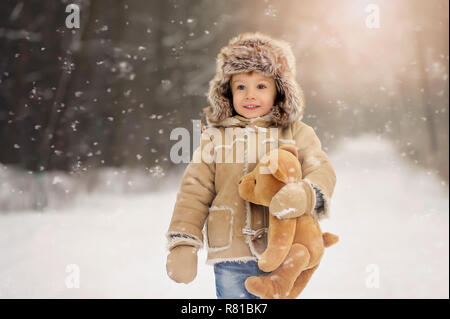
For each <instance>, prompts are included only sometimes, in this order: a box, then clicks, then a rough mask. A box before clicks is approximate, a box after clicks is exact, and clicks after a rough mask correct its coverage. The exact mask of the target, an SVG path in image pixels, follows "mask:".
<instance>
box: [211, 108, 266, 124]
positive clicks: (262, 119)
mask: <svg viewBox="0 0 450 319" xmlns="http://www.w3.org/2000/svg"><path fill="white" fill-rule="evenodd" d="M206 122H207V124H208V126H209V127H256V126H258V127H269V126H274V125H275V121H274V116H273V112H269V113H267V114H265V115H262V116H259V117H255V118H251V119H249V118H246V117H243V116H241V115H239V114H237V115H234V116H232V117H227V118H226V119H224V120H222V121H218V122H211V121H210V120H209V118H208V117H206Z"/></svg>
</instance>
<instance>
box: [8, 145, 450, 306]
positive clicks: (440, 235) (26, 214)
mask: <svg viewBox="0 0 450 319" xmlns="http://www.w3.org/2000/svg"><path fill="white" fill-rule="evenodd" d="M329 156H330V159H331V161H332V163H333V165H334V167H335V169H336V174H337V178H338V182H337V185H336V189H335V192H334V195H333V199H332V201H331V214H330V215H331V218H330V219H328V220H324V221H322V222H321V227H322V230H323V231H329V232H332V233H335V234H337V235H339V237H340V241H339V242H338V243H337V244H336V245H334V246H332V247H330V248H327V250H326V252H325V255H324V257H323V260H322V263H321V265H320V267H319V269H318V270H317V271H316V272H315V274H314V276H313V277H312V279H311V281H310V282H309V284H308V286H307V287H306V289H305V290H304V292H303V293H302V294H301V296H300V297H301V298H448V297H449V286H448V285H449V284H448V283H449V278H448V276H449V275H448V274H449V236H448V235H449V231H448V225H449V215H448V208H449V207H448V206H449V204H448V188H447V186H446V184H447V183H444V184H442V183H441V180H440V179H439V178H438V177H436V176H434V175H433V174H430V173H427V172H426V171H424V170H421V169H419V168H417V167H416V166H414V165H413V164H409V162H406V161H405V159H404V158H402V157H401V156H400V155H399V154H397V153H396V152H395V150H394V148H393V146H391V144H389V143H388V142H386V141H384V140H381V139H379V138H377V137H374V136H362V137H359V138H356V139H349V140H347V141H345V142H344V143H342V144H341V145H340V146H339V147H338V148H337V151H335V152H333V153H330V154H329ZM59 175H61V174H59ZM7 177H8V178H9V179H13V178H14V176H13V175H7ZM31 177H34V175H33V176H31ZM31 177H30V178H31ZM167 178H170V179H171V180H170V183H165V185H173V186H172V187H171V188H168V187H161V191H160V192H152V193H147V194H144V195H142V194H141V195H139V194H130V193H127V194H118V193H116V192H115V193H114V194H108V193H107V192H102V193H100V192H98V193H95V194H92V195H89V196H88V195H79V196H78V197H75V198H74V199H73V202H72V203H71V204H70V206H69V205H68V207H67V208H65V209H62V208H56V209H51V210H48V211H45V212H37V211H21V212H14V213H7V214H6V213H3V214H0V251H1V252H2V253H1V254H0V298H81V297H83V298H183V299H184V298H189V299H192V298H216V296H215V284H214V275H213V268H212V267H211V266H209V265H206V264H205V260H206V254H205V250H204V249H202V250H200V252H199V265H198V275H197V278H196V279H195V280H194V281H193V282H192V283H190V284H188V285H185V284H177V283H174V282H172V281H171V280H170V279H169V277H168V276H167V275H166V273H165V258H166V254H167V252H166V239H165V236H164V235H165V232H166V230H167V227H168V224H169V222H170V218H171V214H172V210H173V207H174V202H175V199H176V195H177V191H178V187H179V183H180V179H181V175H179V174H177V175H176V176H172V177H169V176H167ZM53 180H54V179H53ZM10 181H11V180H10ZM58 183H59V181H58ZM15 196H19V195H15ZM18 199H20V197H18ZM77 287H78V288H77Z"/></svg>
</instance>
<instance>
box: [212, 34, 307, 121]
mask: <svg viewBox="0 0 450 319" xmlns="http://www.w3.org/2000/svg"><path fill="white" fill-rule="evenodd" d="M251 71H259V72H261V73H263V74H264V76H266V77H273V78H274V80H275V84H276V87H277V98H276V100H275V106H274V108H273V109H272V114H273V116H272V121H273V122H274V123H275V124H276V125H279V126H283V127H286V126H288V125H290V124H292V123H293V122H295V121H296V120H297V119H298V118H300V119H301V118H302V115H303V110H304V107H305V103H304V97H303V92H302V90H301V88H300V86H299V85H298V83H297V81H296V79H295V76H296V69H295V57H294V54H293V53H292V49H291V47H290V45H289V43H288V42H286V41H283V40H275V39H273V38H272V37H270V36H268V35H265V34H262V33H259V32H254V33H253V32H252V33H250V32H246V33H242V34H240V35H238V36H236V37H234V38H232V39H231V40H230V41H229V43H228V45H227V46H225V47H223V48H222V49H221V50H220V52H219V54H218V55H217V65H216V74H215V76H214V78H213V79H212V80H211V81H210V82H209V92H208V101H209V103H210V106H208V107H206V108H204V109H203V111H204V113H205V114H204V115H205V116H206V120H207V122H208V123H209V124H213V125H214V124H217V123H219V122H221V121H223V120H225V119H227V118H229V117H231V116H233V114H235V111H234V109H233V106H232V101H233V100H232V94H231V87H230V79H231V76H232V75H233V74H236V73H247V72H251Z"/></svg>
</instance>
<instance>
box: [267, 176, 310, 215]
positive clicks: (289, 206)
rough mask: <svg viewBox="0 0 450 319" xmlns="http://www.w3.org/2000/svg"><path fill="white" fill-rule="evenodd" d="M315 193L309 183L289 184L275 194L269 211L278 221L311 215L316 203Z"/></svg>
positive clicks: (302, 181)
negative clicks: (306, 214)
mask: <svg viewBox="0 0 450 319" xmlns="http://www.w3.org/2000/svg"><path fill="white" fill-rule="evenodd" d="M315 198H316V197H315V191H314V189H313V187H312V186H311V184H310V183H309V182H306V181H304V180H301V181H300V182H298V183H289V184H286V185H285V186H283V188H281V190H280V191H279V192H278V193H277V194H275V196H274V197H273V198H272V201H271V202H270V206H269V211H270V213H271V214H272V215H274V216H275V217H277V218H278V219H287V218H296V217H299V216H301V215H303V214H305V213H308V214H310V213H312V211H313V210H314V206H315V203H316V199H315Z"/></svg>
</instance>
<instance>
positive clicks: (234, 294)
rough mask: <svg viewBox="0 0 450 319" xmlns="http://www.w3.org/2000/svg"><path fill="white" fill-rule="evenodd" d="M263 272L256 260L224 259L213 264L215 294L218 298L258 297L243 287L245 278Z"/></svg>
mask: <svg viewBox="0 0 450 319" xmlns="http://www.w3.org/2000/svg"><path fill="white" fill-rule="evenodd" d="M261 274H265V272H263V271H262V270H260V269H259V268H258V262H256V261H254V260H250V261H248V262H246V263H245V262H241V263H239V262H236V261H224V262H220V263H217V264H214V276H215V277H216V295H217V298H219V299H260V298H259V297H258V296H255V295H253V294H251V293H249V292H248V291H247V289H245V280H246V279H247V278H248V277H251V276H259V275H261Z"/></svg>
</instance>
